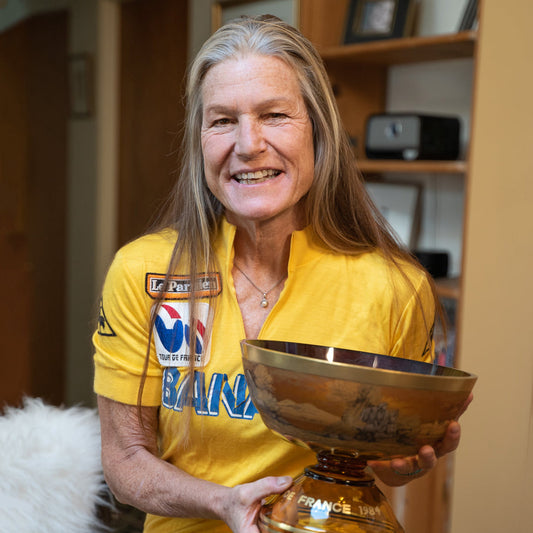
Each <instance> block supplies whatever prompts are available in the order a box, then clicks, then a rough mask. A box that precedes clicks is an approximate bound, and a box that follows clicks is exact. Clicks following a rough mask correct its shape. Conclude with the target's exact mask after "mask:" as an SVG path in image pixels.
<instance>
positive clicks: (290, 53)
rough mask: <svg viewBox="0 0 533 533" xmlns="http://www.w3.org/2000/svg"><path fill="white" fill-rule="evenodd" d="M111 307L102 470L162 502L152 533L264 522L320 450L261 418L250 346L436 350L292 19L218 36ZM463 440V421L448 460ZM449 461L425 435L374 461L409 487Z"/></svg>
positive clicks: (103, 347) (101, 393) (192, 78)
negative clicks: (149, 220)
mask: <svg viewBox="0 0 533 533" xmlns="http://www.w3.org/2000/svg"><path fill="white" fill-rule="evenodd" d="M154 279H157V280H160V282H158V283H157V284H155V285H154V284H153V283H151V280H154ZM177 283H179V285H180V287H181V288H182V290H180V291H176V290H175V287H176V284H177ZM101 312H102V314H103V316H105V320H106V323H107V324H109V329H108V330H106V331H113V334H112V335H109V334H107V335H104V334H98V333H96V334H95V335H94V344H95V347H96V355H95V367H96V376H95V390H96V392H97V394H98V397H99V399H98V402H99V407H100V416H101V421H102V443H103V455H102V456H103V462H104V468H105V471H106V476H107V477H106V479H107V480H108V483H109V485H110V487H111V488H112V490H113V491H114V492H115V493H116V494H117V497H118V498H119V499H121V500H122V501H124V502H126V503H129V504H131V505H133V506H137V507H139V508H141V509H143V510H144V511H146V512H147V513H149V514H148V518H147V521H146V525H145V531H149V532H167V531H168V532H171V531H178V530H179V531H189V532H206V531H209V532H219V531H220V532H222V531H224V532H228V531H230V530H231V531H234V532H244V533H258V531H259V530H258V527H257V524H256V522H257V513H258V511H259V507H260V505H259V504H260V502H261V500H262V499H263V498H265V497H266V496H268V495H269V494H272V493H280V492H283V491H284V490H285V489H287V488H288V486H289V485H290V484H291V482H292V479H291V477H290V476H291V475H295V474H296V473H297V472H299V471H301V470H302V468H303V467H304V466H306V465H307V464H309V463H310V462H313V461H314V456H313V454H312V453H310V452H308V451H306V450H304V449H303V448H300V447H297V446H292V445H290V444H289V443H287V442H285V441H283V440H282V439H280V438H278V437H277V436H276V435H274V434H273V433H271V432H270V431H269V430H268V429H267V428H266V426H265V425H264V424H263V422H262V420H261V418H260V417H259V415H258V412H257V410H256V408H255V406H254V404H253V403H252V401H251V399H250V396H249V394H248V389H247V384H246V380H245V377H244V370H243V366H242V359H241V354H240V341H241V340H242V339H243V338H245V337H247V338H259V339H276V340H278V341H284V342H293V343H307V344H316V345H328V346H337V347H342V348H346V349H352V350H359V351H365V352H371V353H378V354H387V355H392V356H403V357H409V358H412V359H417V360H429V359H430V358H431V357H432V355H433V354H432V337H431V335H432V326H433V322H434V319H435V296H434V291H433V290H432V285H431V281H430V279H429V276H428V275H427V273H426V272H425V271H423V269H422V268H421V267H420V266H419V265H418V264H417V263H416V261H415V260H414V259H413V258H412V257H411V256H410V255H409V254H408V253H407V252H406V251H404V250H403V249H402V248H401V247H400V246H399V245H398V244H397V243H396V241H395V239H394V237H393V236H392V235H391V233H390V232H389V230H388V227H387V224H386V222H385V221H384V219H383V218H382V217H381V216H380V215H379V212H378V211H377V209H376V208H375V207H374V206H373V204H372V202H371V201H370V200H369V197H368V195H367V193H366V190H365V187H364V185H363V183H362V180H361V178H360V176H359V174H358V172H357V170H356V166H355V161H354V159H353V154H352V151H351V148H350V144H349V141H348V138H347V136H346V135H345V133H344V130H343V127H342V122H341V119H340V116H339V113H338V110H337V107H336V104H335V99H334V97H333V92H332V89H331V86H330V84H329V81H328V77H327V74H326V72H325V69H324V66H323V64H322V61H321V59H320V57H319V55H318V53H317V52H316V50H315V49H314V48H313V46H312V45H311V43H310V42H309V41H308V40H306V39H305V38H304V37H303V36H302V35H301V34H300V33H299V32H298V31H297V30H295V29H294V28H292V27H291V26H289V25H287V24H285V23H283V22H281V21H280V20H279V19H276V18H273V17H270V16H264V17H258V18H242V19H239V20H236V21H234V22H231V23H229V24H227V25H226V26H223V27H222V28H221V29H220V30H218V31H217V32H216V33H215V34H214V35H213V36H212V37H211V38H210V39H209V40H208V41H207V42H206V43H205V44H204V46H203V47H202V49H201V50H200V52H199V54H198V56H197V57H196V59H195V60H194V62H193V63H192V65H191V70H190V73H189V80H188V87H187V115H186V127H185V134H184V144H183V166H182V169H181V173H180V176H179V179H178V180H177V183H176V187H175V190H174V192H173V194H172V198H171V202H170V204H169V208H168V211H167V213H166V215H165V217H164V219H163V221H162V223H161V226H160V227H159V228H158V229H157V230H156V231H154V232H152V233H150V234H148V235H145V236H143V237H140V238H139V239H137V240H136V241H134V242H132V243H130V244H129V245H127V246H125V247H124V248H122V249H121V250H120V251H119V252H118V253H117V255H116V257H115V259H114V261H113V264H112V265H111V267H110V269H109V273H108V276H107V280H106V283H105V287H104V291H103V297H102V306H101ZM104 313H105V314H104ZM458 439H459V433H458V425H457V423H452V424H450V427H449V431H448V433H447V434H446V436H445V438H444V440H443V441H442V442H441V443H439V447H438V450H439V453H440V454H443V453H446V452H448V451H451V450H453V449H455V447H456V446H457V444H458ZM435 463H436V452H435V450H434V449H433V448H431V447H424V448H423V449H421V450H420V452H419V453H418V455H417V456H416V457H407V458H403V459H396V460H395V463H394V469H393V468H392V466H393V465H392V463H389V462H385V461H383V462H380V461H376V462H375V463H374V468H375V470H376V472H377V473H378V475H379V476H380V477H381V478H382V479H384V480H386V481H387V482H388V483H390V484H393V485H397V484H402V483H405V482H407V481H408V480H409V479H412V478H413V477H416V476H420V475H422V474H423V473H425V472H427V471H429V470H431V468H432V467H433V466H434V465H435ZM413 472H415V474H416V476H408V475H407V474H412V473H413ZM287 474H289V476H287Z"/></svg>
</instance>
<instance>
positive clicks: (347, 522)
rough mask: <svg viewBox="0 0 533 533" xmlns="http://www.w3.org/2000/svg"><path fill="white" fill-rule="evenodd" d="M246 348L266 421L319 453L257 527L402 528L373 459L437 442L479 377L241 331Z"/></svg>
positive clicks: (378, 532) (250, 378)
mask: <svg viewBox="0 0 533 533" xmlns="http://www.w3.org/2000/svg"><path fill="white" fill-rule="evenodd" d="M241 350H242V355H243V366H244V373H245V375H246V380H247V383H248V386H249V389H250V394H251V397H252V400H253V402H254V405H255V407H256V408H257V410H258V411H259V414H260V415H261V418H262V420H263V422H264V423H265V425H266V426H267V427H268V428H270V429H271V430H273V431H275V432H276V433H278V434H279V435H281V436H282V437H284V438H285V439H288V440H289V441H291V442H294V443H296V444H299V445H302V446H305V447H307V448H310V449H311V450H313V451H314V452H315V453H316V455H317V463H316V464H315V465H310V466H308V467H307V468H306V469H305V471H304V472H303V473H302V474H301V475H299V476H298V477H297V478H295V480H294V484H293V486H292V487H291V488H289V489H287V490H286V491H285V492H284V493H283V494H281V495H276V496H273V497H271V498H269V499H268V501H267V502H266V503H265V504H264V505H263V506H262V508H261V511H260V514H259V521H258V525H259V529H260V531H262V532H277V533H278V532H279V533H281V532H295V533H300V532H301V533H303V532H306V533H307V532H313V533H320V532H341V531H342V532H365V533H368V532H370V533H373V532H375V533H382V532H403V528H402V527H401V525H400V524H399V523H398V521H397V520H396V518H395V516H394V513H393V511H392V509H391V507H390V505H389V503H388V502H387V500H386V498H385V496H384V495H383V493H382V492H381V491H380V490H379V489H378V488H377V487H376V485H375V484H374V477H373V475H372V474H371V472H369V469H368V468H366V463H367V461H368V460H373V459H390V458H393V457H402V456H409V455H416V454H417V452H418V450H419V449H420V448H421V447H422V446H423V445H425V444H429V445H435V444H436V443H437V442H438V441H439V440H440V439H441V438H442V437H443V436H444V433H445V431H446V428H447V426H448V424H449V423H450V422H451V421H452V420H455V419H456V418H457V417H458V416H459V415H460V413H461V410H462V407H463V405H464V403H465V401H466V400H467V398H468V395H469V394H470V392H471V390H472V388H473V387H474V384H475V382H476V379H477V377H476V376H474V375H473V374H469V373H467V372H463V371H461V370H457V369H454V368H449V367H443V366H437V365H432V364H429V363H423V362H420V361H413V360H410V359H403V358H399V357H390V356H386V355H377V354H371V353H366V352H358V351H353V350H345V349H339V348H333V347H327V346H316V345H310V344H298V343H292V342H281V341H271V340H243V341H242V342H241Z"/></svg>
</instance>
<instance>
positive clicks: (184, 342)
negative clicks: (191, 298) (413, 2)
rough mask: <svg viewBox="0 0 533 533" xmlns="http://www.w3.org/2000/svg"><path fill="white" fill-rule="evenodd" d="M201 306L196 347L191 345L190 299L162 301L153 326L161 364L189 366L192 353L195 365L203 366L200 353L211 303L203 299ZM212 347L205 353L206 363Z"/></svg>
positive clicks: (199, 304)
mask: <svg viewBox="0 0 533 533" xmlns="http://www.w3.org/2000/svg"><path fill="white" fill-rule="evenodd" d="M197 305H198V314H199V320H198V323H197V326H196V338H195V343H194V344H195V346H194V347H193V350H191V347H190V346H189V342H190V330H189V304H188V303H187V302H165V303H164V304H161V307H160V308H159V311H158V313H157V316H156V319H155V325H154V341H155V348H156V351H157V358H158V360H159V363H160V364H161V366H173V367H180V366H184V367H187V366H189V364H190V358H191V352H194V353H193V357H194V365H195V366H200V363H201V354H202V351H203V349H204V346H205V345H206V344H205V343H206V342H207V339H206V338H205V334H206V323H207V317H208V314H209V304H207V303H205V302H200V303H198V304H197ZM209 355H210V354H209V346H207V352H206V353H205V355H204V364H206V363H207V362H208V361H209Z"/></svg>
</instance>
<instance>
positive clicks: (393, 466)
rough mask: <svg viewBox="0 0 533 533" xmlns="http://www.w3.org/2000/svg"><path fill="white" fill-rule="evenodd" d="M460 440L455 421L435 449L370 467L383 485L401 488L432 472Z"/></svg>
mask: <svg viewBox="0 0 533 533" xmlns="http://www.w3.org/2000/svg"><path fill="white" fill-rule="evenodd" d="M472 399H473V395H472V394H470V395H469V396H468V398H467V400H466V402H465V404H464V405H463V408H462V409H461V412H460V414H459V415H458V417H457V418H459V416H461V415H462V414H463V413H464V412H465V411H466V409H467V407H468V406H469V405H470V402H471V401H472ZM460 439H461V426H460V425H459V422H456V421H453V422H450V424H449V425H448V427H447V429H446V433H445V434H444V437H443V438H442V440H441V441H439V442H438V443H437V445H436V446H435V447H431V446H422V448H420V450H419V451H418V454H417V455H415V456H413V457H402V458H395V459H391V460H390V461H369V462H368V466H370V467H371V468H372V470H373V471H374V473H375V474H376V476H377V477H378V478H379V479H381V481H383V483H385V484H386V485H389V486H391V487H399V486H401V485H405V484H406V483H408V482H409V481H411V480H413V479H418V478H420V477H422V476H423V475H425V474H426V473H427V472H429V471H430V470H432V469H433V468H434V467H435V466H436V464H437V460H438V459H439V457H442V456H443V455H446V454H447V453H450V452H453V451H454V450H456V449H457V447H458V446H459V440H460Z"/></svg>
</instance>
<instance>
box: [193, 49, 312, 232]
mask: <svg viewBox="0 0 533 533" xmlns="http://www.w3.org/2000/svg"><path fill="white" fill-rule="evenodd" d="M202 100H203V121H202V150H203V156H204V167H205V176H206V179H207V185H208V187H209V188H210V190H211V192H212V193H213V194H214V195H215V196H216V197H217V198H218V200H219V201H220V202H221V203H222V204H223V205H224V207H225V208H226V216H227V217H228V220H229V221H230V222H233V223H236V224H237V223H239V221H240V222H248V221H256V222H259V221H266V220H269V219H272V218H274V217H277V216H279V215H282V214H287V213H289V214H290V215H293V214H295V210H297V209H298V207H297V204H298V201H299V200H300V199H301V198H302V196H303V195H304V194H305V193H307V191H308V190H309V188H310V187H311V183H312V181H313V174H314V150H313V132H312V126H311V121H310V119H309V116H308V114H307V109H306V106H305V103H304V100H303V97H302V95H301V92H300V88H299V85H298V81H297V78H296V74H295V73H294V72H293V70H292V69H291V68H290V67H289V66H288V65H287V64H286V63H285V62H284V61H282V60H281V59H278V58H275V57H270V56H262V55H254V54H249V55H246V56H244V57H241V58H239V59H227V60H225V61H223V62H222V63H219V64H218V65H216V66H214V67H212V68H211V69H210V70H209V71H208V73H207V74H206V76H205V79H204V83H203V86H202Z"/></svg>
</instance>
